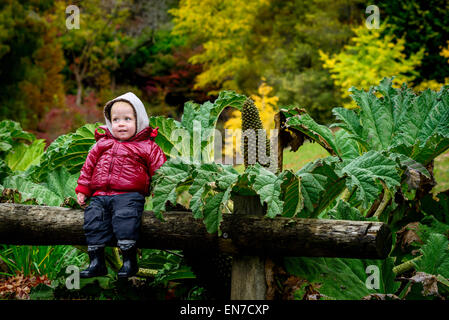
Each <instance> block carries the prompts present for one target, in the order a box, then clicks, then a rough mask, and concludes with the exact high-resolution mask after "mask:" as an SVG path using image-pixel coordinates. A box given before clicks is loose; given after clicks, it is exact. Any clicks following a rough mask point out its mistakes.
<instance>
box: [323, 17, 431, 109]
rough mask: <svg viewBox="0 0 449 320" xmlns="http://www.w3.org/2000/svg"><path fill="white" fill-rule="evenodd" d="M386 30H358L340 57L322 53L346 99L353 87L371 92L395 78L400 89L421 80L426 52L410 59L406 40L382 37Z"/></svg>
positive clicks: (383, 26) (359, 28) (388, 35)
mask: <svg viewBox="0 0 449 320" xmlns="http://www.w3.org/2000/svg"><path fill="white" fill-rule="evenodd" d="M384 28H388V26H387V25H386V24H385V23H384V24H382V25H381V26H380V29H378V30H377V29H368V28H367V27H366V26H365V25H361V26H359V27H357V28H355V29H354V33H355V36H354V37H353V38H351V42H350V43H349V44H348V45H346V46H345V47H344V48H343V50H342V51H341V52H340V53H338V54H335V55H332V56H330V55H328V54H326V53H324V52H322V51H320V56H321V59H322V60H323V62H324V67H325V68H327V69H329V71H330V72H331V74H332V75H331V77H332V79H334V82H335V85H336V86H337V87H339V88H340V90H341V91H340V92H341V96H342V97H343V98H348V97H349V95H350V92H349V91H348V89H350V88H351V87H352V86H355V87H357V88H369V87H370V86H374V85H376V84H377V83H379V82H380V80H382V79H383V78H384V77H392V76H395V77H396V78H395V79H394V82H395V84H396V85H399V86H400V85H401V84H402V83H404V82H406V83H410V82H412V81H413V80H414V79H415V78H416V77H417V75H418V72H417V71H416V69H417V67H418V66H419V65H420V63H421V60H422V57H423V50H420V51H419V52H418V53H416V54H413V55H411V56H410V57H409V58H407V57H406V55H405V53H404V43H405V40H404V39H403V38H402V39H396V37H395V36H394V35H392V34H387V35H385V36H384V37H382V36H381V32H382V31H383V30H384ZM348 100H349V99H348ZM351 105H352V104H351ZM347 106H348V107H349V106H350V105H349V104H348V105H347Z"/></svg>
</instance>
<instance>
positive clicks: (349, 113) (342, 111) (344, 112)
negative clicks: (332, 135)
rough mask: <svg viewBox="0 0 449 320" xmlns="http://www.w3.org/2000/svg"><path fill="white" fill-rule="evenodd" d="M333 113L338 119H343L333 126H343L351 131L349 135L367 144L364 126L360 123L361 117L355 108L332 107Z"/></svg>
mask: <svg viewBox="0 0 449 320" xmlns="http://www.w3.org/2000/svg"><path fill="white" fill-rule="evenodd" d="M332 113H333V114H334V115H335V117H336V118H337V120H341V121H342V122H338V123H335V124H332V127H340V128H342V129H343V130H345V131H347V132H348V133H349V137H351V138H353V139H355V140H357V141H358V142H359V143H361V144H362V145H364V146H366V139H365V137H364V136H363V127H362V125H361V124H360V117H359V115H358V114H357V113H356V112H355V111H354V110H349V109H346V108H334V109H332Z"/></svg>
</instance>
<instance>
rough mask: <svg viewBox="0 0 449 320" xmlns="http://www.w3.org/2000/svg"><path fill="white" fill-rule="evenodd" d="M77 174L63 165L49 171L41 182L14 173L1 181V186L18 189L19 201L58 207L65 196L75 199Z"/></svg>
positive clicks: (64, 199) (62, 202)
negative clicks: (70, 171)
mask: <svg viewBox="0 0 449 320" xmlns="http://www.w3.org/2000/svg"><path fill="white" fill-rule="evenodd" d="M78 177H79V173H78V174H76V173H75V174H70V173H69V172H68V170H67V168H65V167H60V168H58V169H56V170H53V171H51V172H49V173H48V174H47V175H46V179H45V180H43V181H42V182H41V183H34V182H32V181H31V180H29V178H28V177H27V176H25V175H14V176H10V177H7V178H6V179H5V180H4V181H3V187H4V188H8V189H12V190H18V191H19V192H20V194H21V202H27V201H30V200H32V201H35V202H36V204H39V205H47V206H56V207H59V206H61V205H63V204H64V201H66V199H67V198H70V197H71V198H73V199H76V194H75V188H76V186H77V180H78Z"/></svg>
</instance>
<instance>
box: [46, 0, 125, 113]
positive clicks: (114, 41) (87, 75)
mask: <svg viewBox="0 0 449 320" xmlns="http://www.w3.org/2000/svg"><path fill="white" fill-rule="evenodd" d="M70 4H71V3H70V1H56V3H55V7H54V13H53V17H54V21H55V25H56V26H57V27H58V28H59V32H61V37H60V38H59V40H60V43H61V44H62V47H63V50H64V54H65V58H66V60H67V63H68V67H69V70H70V72H71V74H72V75H73V77H74V80H75V83H76V103H77V104H78V105H79V104H81V103H82V99H83V90H84V88H85V87H86V86H87V84H88V81H89V83H93V84H94V85H95V84H96V85H97V86H99V87H102V86H107V85H110V83H111V79H110V76H109V75H110V73H111V71H113V70H115V69H117V68H118V65H119V61H118V59H117V57H118V55H119V50H121V49H123V48H126V44H127V42H128V41H129V39H127V37H126V36H125V35H124V34H123V31H122V24H123V23H124V21H125V20H126V18H127V17H128V13H129V6H128V4H129V3H128V2H126V1H121V0H117V1H111V2H104V1H100V0H89V1H83V2H81V3H79V10H80V12H79V17H80V20H79V21H80V25H79V29H75V28H74V29H68V28H67V27H66V19H67V18H70V17H68V16H67V17H66V14H65V10H66V8H67V6H68V5H70ZM73 14H75V13H73Z"/></svg>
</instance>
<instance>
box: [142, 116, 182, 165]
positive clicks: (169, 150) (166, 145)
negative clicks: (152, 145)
mask: <svg viewBox="0 0 449 320" xmlns="http://www.w3.org/2000/svg"><path fill="white" fill-rule="evenodd" d="M149 121H150V126H151V127H153V128H156V127H159V129H158V135H157V136H156V138H155V140H154V141H155V142H156V143H157V144H158V146H159V147H160V148H161V149H162V151H164V153H165V155H166V156H167V157H168V158H172V157H174V156H176V155H177V154H180V155H182V152H181V148H179V146H175V143H176V141H174V135H176V132H177V131H176V130H182V126H181V124H180V123H179V122H178V121H176V120H174V119H172V118H167V117H163V116H157V117H150V118H149Z"/></svg>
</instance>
